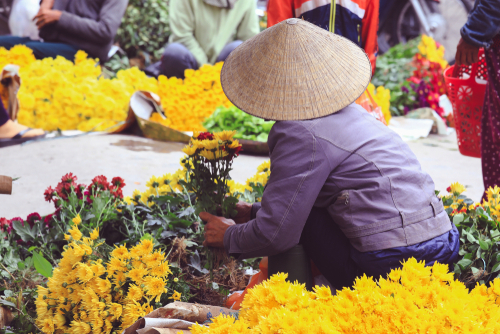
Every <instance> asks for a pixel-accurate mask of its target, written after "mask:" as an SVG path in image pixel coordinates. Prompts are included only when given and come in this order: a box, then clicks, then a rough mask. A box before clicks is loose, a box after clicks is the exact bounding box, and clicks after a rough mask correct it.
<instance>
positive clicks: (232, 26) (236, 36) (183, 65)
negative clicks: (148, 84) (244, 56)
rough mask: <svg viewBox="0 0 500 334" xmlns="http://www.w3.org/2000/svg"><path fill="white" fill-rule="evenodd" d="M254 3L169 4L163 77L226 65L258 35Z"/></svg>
mask: <svg viewBox="0 0 500 334" xmlns="http://www.w3.org/2000/svg"><path fill="white" fill-rule="evenodd" d="M255 9H256V4H255V0H170V11H169V13H170V30H171V32H172V34H171V35H170V39H169V43H168V44H167V46H166V47H165V51H164V52H163V56H162V60H161V63H160V64H159V66H160V74H164V75H166V76H167V77H177V78H184V70H186V69H198V68H199V67H200V66H201V65H203V64H214V63H216V62H219V61H224V60H225V59H226V57H227V56H228V55H229V54H230V53H231V51H233V50H234V49H235V48H236V47H237V46H238V45H240V44H241V43H242V42H243V41H245V40H247V39H249V38H251V37H253V36H255V35H257V34H258V33H259V30H260V29H259V20H258V17H257V14H256V11H255Z"/></svg>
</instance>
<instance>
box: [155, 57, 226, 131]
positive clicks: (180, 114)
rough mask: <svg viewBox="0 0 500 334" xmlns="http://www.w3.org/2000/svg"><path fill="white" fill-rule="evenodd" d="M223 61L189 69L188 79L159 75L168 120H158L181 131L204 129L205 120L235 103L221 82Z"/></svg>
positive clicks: (160, 90)
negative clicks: (196, 68) (221, 108)
mask: <svg viewBox="0 0 500 334" xmlns="http://www.w3.org/2000/svg"><path fill="white" fill-rule="evenodd" d="M222 64H223V63H222V62H220V63H217V64H215V65H203V66H201V67H200V68H199V69H198V70H190V69H188V70H186V71H185V79H184V80H182V79H177V78H175V77H171V78H167V77H165V76H163V75H161V76H160V77H159V78H158V95H159V96H160V98H161V104H162V107H163V109H164V111H165V115H166V116H167V119H166V120H164V119H162V118H161V117H157V118H155V119H154V121H156V122H160V123H162V124H164V125H166V126H169V127H172V128H174V129H177V130H180V131H204V128H203V126H202V124H201V123H202V122H203V121H204V120H205V118H207V117H208V116H210V115H212V113H213V112H214V110H215V109H216V108H217V107H219V106H221V105H223V106H225V107H229V106H231V105H232V104H231V102H230V101H229V100H228V98H227V97H226V95H225V94H224V92H223V91H222V86H221V83H220V72H221V69H222Z"/></svg>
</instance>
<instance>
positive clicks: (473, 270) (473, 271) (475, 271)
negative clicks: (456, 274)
mask: <svg viewBox="0 0 500 334" xmlns="http://www.w3.org/2000/svg"><path fill="white" fill-rule="evenodd" d="M470 269H471V270H472V274H474V275H476V274H477V273H478V272H479V271H480V270H479V269H477V268H476V267H471V268H470Z"/></svg>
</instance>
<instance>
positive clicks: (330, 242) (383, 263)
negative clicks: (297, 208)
mask: <svg viewBox="0 0 500 334" xmlns="http://www.w3.org/2000/svg"><path fill="white" fill-rule="evenodd" d="M450 224H451V222H450ZM300 243H301V244H302V246H303V247H304V250H305V251H306V254H307V255H308V256H309V258H310V259H311V260H313V262H314V264H315V265H316V267H317V268H318V269H319V271H320V272H321V274H323V276H325V278H326V279H327V280H328V281H329V282H330V284H332V285H333V286H334V287H335V288H336V289H342V288H344V287H351V286H352V285H353V283H354V280H355V278H356V277H358V276H361V275H363V274H366V275H367V276H372V277H373V278H374V279H378V278H379V277H380V276H383V277H385V276H386V275H387V274H388V273H389V272H390V271H391V270H392V269H396V268H400V267H401V261H404V260H407V259H409V258H411V257H414V258H416V259H417V260H418V261H422V260H425V264H426V265H428V266H432V265H433V264H434V262H439V263H443V264H448V265H450V270H453V268H452V266H451V265H452V264H453V263H454V262H456V261H457V260H458V250H459V243H460V236H459V233H458V230H457V228H456V227H455V226H454V225H453V226H452V230H451V231H449V232H446V233H444V234H442V235H440V236H437V237H435V238H434V239H431V240H427V241H424V242H421V243H418V244H415V245H411V246H406V247H396V248H390V249H384V250H380V251H373V252H365V253H361V252H359V251H358V250H356V249H355V248H354V247H352V246H351V243H350V242H349V239H347V237H346V236H345V235H344V233H343V232H342V230H341V229H340V228H339V227H338V225H337V224H335V222H334V221H333V220H332V218H331V217H330V215H329V214H328V211H327V210H326V209H321V208H316V207H313V208H312V210H311V213H310V214H309V218H308V219H307V222H306V225H305V226H304V230H303V231H302V235H301V238H300Z"/></svg>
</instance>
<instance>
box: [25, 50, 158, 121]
mask: <svg viewBox="0 0 500 334" xmlns="http://www.w3.org/2000/svg"><path fill="white" fill-rule="evenodd" d="M20 76H21V78H22V85H21V88H20V90H19V93H18V98H19V102H20V106H21V108H20V111H19V115H18V120H19V122H20V123H21V124H24V125H27V126H30V127H34V128H42V129H45V130H48V131H52V130H57V129H61V130H72V129H78V130H81V131H90V130H94V131H104V130H109V129H112V128H113V127H114V126H116V125H117V124H119V123H120V122H122V121H124V120H125V119H126V118H127V114H128V103H129V99H130V96H132V94H133V93H134V92H135V91H136V90H139V89H141V90H150V91H153V92H156V90H157V84H156V80H155V79H152V78H148V77H147V76H146V75H145V74H144V72H142V71H140V70H139V69H137V68H131V69H127V70H122V71H120V72H118V73H117V78H115V79H105V78H103V77H102V75H101V68H100V66H98V64H97V63H96V61H95V60H94V59H89V58H87V54H86V53H85V52H84V51H78V53H77V54H76V57H75V62H74V63H73V62H71V61H69V60H67V59H65V58H63V57H57V58H56V59H53V58H45V59H42V60H36V61H34V62H32V63H30V64H28V65H25V66H23V67H21V70H20Z"/></svg>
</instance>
